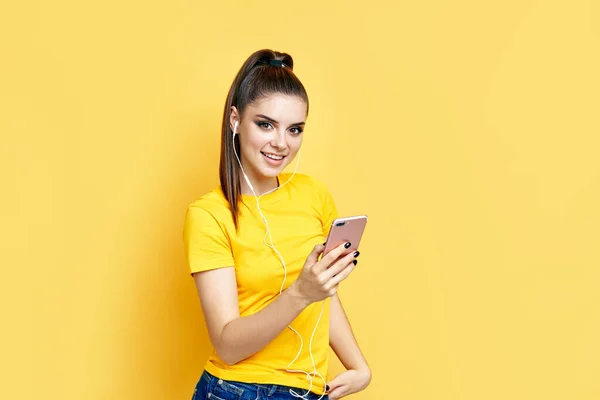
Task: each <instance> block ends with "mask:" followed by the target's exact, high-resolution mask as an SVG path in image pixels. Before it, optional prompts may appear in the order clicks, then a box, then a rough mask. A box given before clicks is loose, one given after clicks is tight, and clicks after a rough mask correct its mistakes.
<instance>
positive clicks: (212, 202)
mask: <svg viewBox="0 0 600 400" xmlns="http://www.w3.org/2000/svg"><path fill="white" fill-rule="evenodd" d="M190 208H195V209H203V210H205V211H207V212H209V213H210V214H219V213H220V212H229V203H228V202H227V199H225V195H224V194H223V190H221V187H220V186H217V187H215V188H214V189H212V190H211V191H209V192H207V193H205V194H203V195H202V196H200V197H199V198H197V199H196V200H194V201H192V202H191V203H189V205H188V209H190Z"/></svg>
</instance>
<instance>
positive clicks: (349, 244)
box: [344, 242, 352, 248]
mask: <svg viewBox="0 0 600 400" xmlns="http://www.w3.org/2000/svg"><path fill="white" fill-rule="evenodd" d="M351 245H352V244H351V243H350V242H346V244H345V245H344V247H345V248H348V247H350V246H351Z"/></svg>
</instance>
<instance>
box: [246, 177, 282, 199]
mask: <svg viewBox="0 0 600 400" xmlns="http://www.w3.org/2000/svg"><path fill="white" fill-rule="evenodd" d="M248 179H250V183H252V187H253V188H254V192H255V193H253V192H252V190H250V186H248V183H247V182H246V179H244V177H243V176H242V177H241V189H242V194H243V195H249V196H254V195H256V196H260V195H262V194H264V193H267V192H269V191H271V190H274V189H275V188H278V187H279V177H276V176H275V177H272V178H271V177H269V178H263V179H255V178H253V177H252V176H248Z"/></svg>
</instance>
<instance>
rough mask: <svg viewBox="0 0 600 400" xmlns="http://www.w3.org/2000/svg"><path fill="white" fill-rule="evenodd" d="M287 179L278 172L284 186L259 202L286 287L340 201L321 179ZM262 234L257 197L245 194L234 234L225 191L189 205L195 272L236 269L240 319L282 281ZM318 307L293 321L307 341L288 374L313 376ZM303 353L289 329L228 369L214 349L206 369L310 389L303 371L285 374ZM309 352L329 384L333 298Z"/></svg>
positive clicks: (187, 236) (187, 230)
mask: <svg viewBox="0 0 600 400" xmlns="http://www.w3.org/2000/svg"><path fill="white" fill-rule="evenodd" d="M290 176H291V175H290V174H281V175H280V176H279V182H280V184H281V185H283V186H281V187H279V188H278V189H277V190H275V191H274V192H272V193H269V194H267V195H265V196H263V197H262V198H261V199H260V208H261V210H262V212H263V214H264V216H265V217H266V219H267V221H268V223H269V227H270V230H271V236H272V238H273V243H274V245H275V248H277V250H278V251H279V253H280V254H281V256H282V257H283V259H284V261H285V264H286V267H287V278H286V282H285V285H284V289H285V288H287V287H288V286H289V285H290V284H292V283H293V282H294V281H295V280H296V278H297V277H298V275H299V273H300V271H301V269H302V267H303V265H304V262H305V260H306V257H307V256H308V255H309V254H310V252H311V251H312V249H313V247H314V246H315V245H316V244H319V243H323V242H324V241H325V239H326V238H327V235H328V233H329V229H330V227H331V223H332V222H333V220H334V219H335V218H336V216H337V210H336V207H335V203H334V201H333V199H332V197H331V195H330V193H329V192H328V191H327V189H326V188H325V186H324V185H323V184H322V183H321V182H319V181H318V180H316V179H314V178H311V177H309V176H307V175H304V174H295V175H294V176H293V178H292V179H291V180H290V181H289V182H287V183H286V184H284V183H285V182H286V181H287V180H288V178H289V177H290ZM265 232H266V227H265V224H264V222H263V221H262V219H261V217H260V214H259V213H258V209H257V207H256V199H255V197H254V196H248V195H242V202H241V203H240V214H239V230H238V231H237V232H236V230H235V227H234V225H233V219H232V217H231V212H230V209H229V204H228V202H227V201H226V200H225V197H224V195H223V192H222V190H221V188H220V187H217V188H215V189H213V190H212V191H210V192H209V193H207V194H205V195H204V196H202V197H201V198H200V199H198V200H196V201H195V202H193V203H192V204H190V205H189V207H188V209H187V212H186V218H185V226H184V242H185V247H186V253H187V258H188V263H189V268H190V271H191V272H192V273H194V272H200V271H207V270H211V269H215V268H222V267H231V266H234V267H235V274H236V278H237V288H238V301H239V309H240V314H241V316H246V315H251V314H254V313H256V312H257V311H259V310H261V309H262V308H264V307H265V306H267V305H268V304H270V303H271V302H272V301H273V300H275V299H276V298H277V296H278V295H279V289H280V287H281V282H282V280H283V278H284V269H283V265H282V264H281V262H280V260H279V257H278V256H277V254H276V253H275V252H274V251H273V250H272V249H270V248H269V247H267V246H266V245H265V244H264V241H263V240H264V236H265ZM267 242H268V238H267ZM321 307H322V302H318V303H313V304H311V305H310V306H309V307H307V308H306V309H304V310H303V311H302V313H301V314H300V315H299V316H298V317H297V318H296V319H295V320H294V321H293V322H292V323H291V324H290V325H291V326H292V327H293V328H294V329H295V330H296V331H298V333H299V334H300V335H301V336H302V339H303V341H304V344H303V348H302V352H301V353H300V356H299V357H298V359H297V360H296V361H295V362H294V363H293V364H292V365H291V366H290V367H289V369H290V370H301V371H306V372H312V371H313V366H312V361H311V358H310V353H309V344H310V338H311V335H312V332H313V329H314V327H315V324H316V323H317V319H318V317H319V314H320V312H321ZM299 348H300V339H299V338H298V336H297V335H296V334H295V333H294V332H292V330H290V329H289V328H285V329H284V330H283V331H282V332H281V333H280V334H279V335H278V336H277V337H276V338H275V339H274V340H273V341H272V342H270V343H269V344H267V346H265V347H264V348H263V349H262V350H260V351H259V352H257V353H256V354H254V355H252V356H250V357H248V358H247V359H245V360H242V361H240V362H238V363H237V364H235V365H231V366H229V365H227V364H225V363H224V362H223V361H222V360H220V359H219V357H218V355H217V353H216V351H213V353H212V355H211V356H210V358H209V359H208V361H207V363H206V365H205V369H206V370H207V371H208V372H210V373H211V374H213V375H215V376H217V377H219V378H221V379H225V380H235V381H240V382H247V383H263V384H279V385H287V386H293V387H299V388H303V389H308V388H309V386H310V383H309V381H308V379H307V377H306V375H305V374H304V373H292V372H287V371H286V368H287V367H288V364H289V363H290V362H291V361H292V360H293V359H294V357H295V356H296V354H297V353H298V350H299ZM312 354H313V357H314V360H315V364H316V366H317V371H318V372H319V373H320V374H321V375H322V376H323V377H324V378H325V379H327V369H328V363H329V299H327V300H326V301H325V309H324V311H323V316H322V318H321V321H320V322H319V324H318V327H317V331H316V332H315V337H314V339H313V345H312ZM323 389H324V388H323V381H322V380H321V379H320V378H319V377H318V376H317V377H316V378H315V379H314V381H313V387H312V391H313V392H316V393H317V394H321V393H322V392H323Z"/></svg>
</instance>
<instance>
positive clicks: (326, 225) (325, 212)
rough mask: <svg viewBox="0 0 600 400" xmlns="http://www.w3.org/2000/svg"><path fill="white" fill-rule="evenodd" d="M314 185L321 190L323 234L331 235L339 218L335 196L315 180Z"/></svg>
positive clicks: (319, 196)
mask: <svg viewBox="0 0 600 400" xmlns="http://www.w3.org/2000/svg"><path fill="white" fill-rule="evenodd" d="M313 183H314V184H315V186H316V187H317V189H318V190H319V194H318V198H319V199H320V200H321V222H322V224H323V234H324V235H325V236H327V235H329V230H330V229H331V224H332V223H333V221H334V220H335V219H336V218H337V217H338V211H337V207H336V205H335V201H334V200H333V196H332V195H331V193H330V192H329V190H328V189H327V187H326V186H325V184H323V183H322V182H321V181H319V180H316V179H314V178H313Z"/></svg>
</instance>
